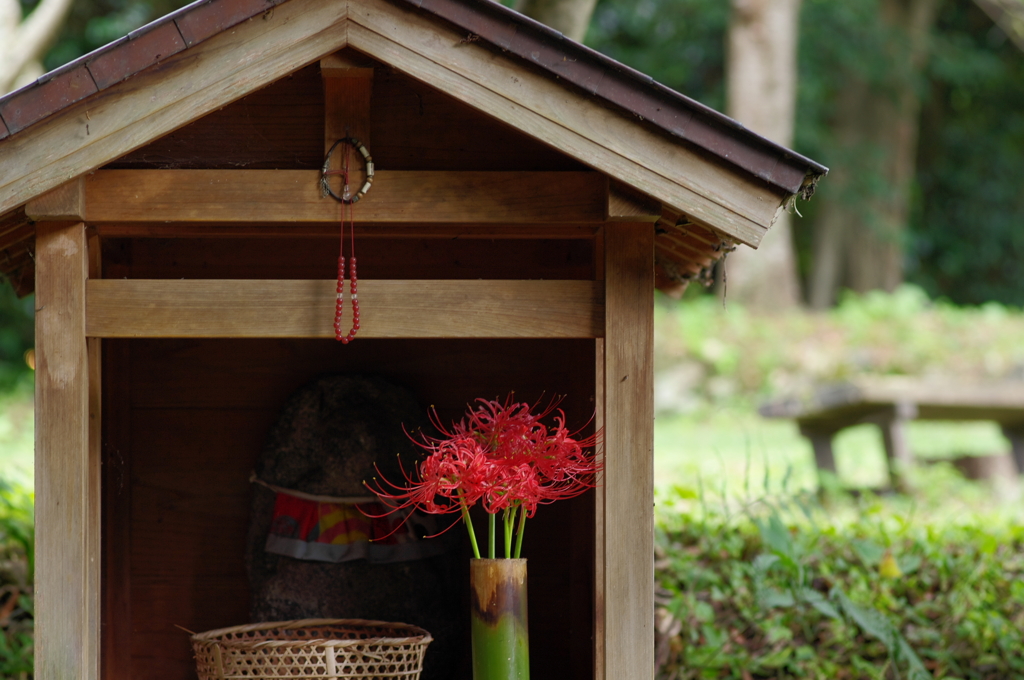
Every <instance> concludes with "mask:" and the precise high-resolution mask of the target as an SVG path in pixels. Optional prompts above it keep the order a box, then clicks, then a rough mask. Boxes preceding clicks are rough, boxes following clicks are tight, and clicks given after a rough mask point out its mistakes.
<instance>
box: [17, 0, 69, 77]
mask: <svg viewBox="0 0 1024 680" xmlns="http://www.w3.org/2000/svg"><path fill="white" fill-rule="evenodd" d="M70 9H71V0H41V2H40V3H39V4H38V5H37V6H36V8H35V9H34V10H33V11H32V13H31V14H30V15H29V16H28V17H27V18H25V19H24V20H23V18H22V14H21V3H20V2H19V1H18V0H0V94H3V93H5V92H10V91H11V90H13V89H15V88H17V87H21V86H22V85H25V84H27V83H30V82H32V81H33V80H34V79H36V78H38V77H39V76H40V75H42V73H43V67H42V64H41V62H42V58H43V55H44V54H46V50H47V49H49V47H50V45H52V44H53V42H54V40H56V39H57V33H58V31H60V27H61V25H62V24H63V23H64V19H65V18H66V17H67V14H68V10H70Z"/></svg>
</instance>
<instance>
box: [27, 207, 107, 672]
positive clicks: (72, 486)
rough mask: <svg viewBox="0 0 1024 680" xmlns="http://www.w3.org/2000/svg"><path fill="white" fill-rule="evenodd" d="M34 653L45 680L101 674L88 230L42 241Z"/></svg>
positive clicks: (47, 234) (76, 226) (45, 232)
mask: <svg viewBox="0 0 1024 680" xmlns="http://www.w3.org/2000/svg"><path fill="white" fill-rule="evenodd" d="M35 258H36V274H37V277H36V362H37V363H36V419H37V422H38V423H39V426H38V428H37V430H36V464H35V489H36V504H35V508H36V509H35V517H36V573H35V588H36V605H35V621H36V647H35V669H36V671H35V672H36V677H39V678H81V679H83V680H95V679H96V678H98V674H99V656H100V654H99V631H100V606H99V592H100V591H99V588H98V587H97V585H98V583H99V569H100V526H99V523H98V520H99V502H100V499H99V491H100V489H99V476H98V474H99V459H98V453H99V451H98V449H97V448H96V447H95V444H96V443H97V442H98V434H97V433H96V432H95V428H96V427H98V425H99V422H98V420H96V419H95V418H96V417H97V416H98V412H97V410H98V407H99V405H98V402H97V398H98V396H99V391H98V390H99V385H98V382H97V378H98V372H97V367H95V366H90V358H92V359H93V360H95V359H96V358H97V354H96V349H97V348H95V347H89V345H88V343H87V342H86V337H85V297H86V296H85V285H86V279H87V277H88V271H89V260H88V247H87V241H86V235H85V225H84V224H81V223H70V224H69V223H52V224H47V225H40V226H39V231H38V236H37V238H36V255H35Z"/></svg>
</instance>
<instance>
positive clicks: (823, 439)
mask: <svg viewBox="0 0 1024 680" xmlns="http://www.w3.org/2000/svg"><path fill="white" fill-rule="evenodd" d="M797 425H798V426H799V427H800V434H802V435H803V436H805V437H807V439H808V440H809V441H810V442H811V448H812V449H814V465H815V466H816V467H817V468H818V486H819V487H821V472H822V471H825V472H831V473H832V474H836V458H835V455H834V453H833V451H832V438H833V437H834V436H835V434H836V431H835V429H831V428H822V427H820V426H819V427H815V426H814V425H813V423H805V422H800V421H797Z"/></svg>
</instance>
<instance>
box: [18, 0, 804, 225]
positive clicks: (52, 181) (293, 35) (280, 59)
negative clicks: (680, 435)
mask: <svg viewBox="0 0 1024 680" xmlns="http://www.w3.org/2000/svg"><path fill="white" fill-rule="evenodd" d="M464 37H465V36H462V35H460V34H458V33H457V32H455V31H454V29H450V28H447V27H445V26H443V25H442V24H441V23H439V22H436V21H434V20H432V19H429V18H427V17H425V16H423V15H422V14H419V13H416V12H414V11H412V10H411V9H405V8H401V7H398V6H395V5H393V4H390V3H387V2H383V1H381V0H361V1H360V3H359V4H358V11H356V10H353V11H352V12H351V13H350V12H349V4H348V3H339V4H332V5H330V6H325V5H322V4H317V3H314V2H312V0H297V1H296V2H290V3H285V4H283V5H281V6H279V7H276V8H275V9H274V12H273V13H268V14H267V15H265V16H264V17H263V18H262V20H250V21H247V22H245V23H243V24H240V25H239V26H237V27H236V28H234V29H233V30H232V31H228V32H225V33H221V34H219V35H216V36H214V37H212V38H210V39H209V40H207V41H204V42H203V43H200V44H199V45H197V46H195V47H193V48H191V49H188V50H185V51H183V52H181V53H179V54H178V55H175V56H173V57H171V58H169V59H167V60H166V62H164V63H163V64H162V65H161V68H160V69H155V70H152V71H151V72H145V73H142V74H139V75H137V76H135V77H133V78H130V79H128V80H126V81H125V82H124V83H120V84H118V85H115V86H113V87H111V88H109V89H108V90H107V91H106V92H105V94H104V96H103V97H102V98H90V99H86V100H83V101H82V102H80V103H79V104H76V105H74V106H72V107H69V108H68V109H67V110H66V111H65V112H63V114H62V115H61V116H56V117H54V118H52V119H50V120H46V121H43V122H41V123H40V124H38V125H37V126H33V130H32V132H31V134H26V135H16V136H15V137H12V138H11V139H10V140H8V141H7V143H6V145H5V147H6V148H5V151H6V152H7V153H9V154H11V155H12V157H13V156H15V155H17V156H18V157H20V158H22V159H24V162H23V163H18V164H10V166H9V167H6V168H5V167H0V195H2V196H3V197H4V198H3V200H2V201H0V213H3V212H6V211H8V210H10V209H12V208H15V207H17V206H18V205H21V204H22V203H24V202H26V201H27V200H29V199H31V198H32V197H33V196H36V195H38V194H39V192H40V191H48V190H50V189H52V188H55V187H56V186H58V185H60V184H62V183H63V182H66V181H67V180H68V178H69V176H77V175H79V174H81V173H82V172H85V171H89V170H93V169H96V168H97V167H99V166H101V165H103V164H104V163H107V162H109V161H111V160H114V159H116V158H118V157H120V156H123V155H125V154H127V153H129V152H131V151H133V150H134V149H136V148H138V147H139V146H142V145H143V144H145V143H147V142H149V141H151V140H153V139H156V138H158V137H160V136H161V135H164V134H166V133H168V132H171V131H172V130H174V129H176V128H178V127H180V126H182V125H184V124H186V123H188V122H189V121H191V120H194V119H195V118H197V117H199V116H202V115H204V114H207V113H211V112H213V111H215V110H216V109H218V108H221V107H223V106H225V105H226V104H229V103H231V102H233V101H235V100H237V99H239V98H241V97H243V96H245V95H246V94H249V93H250V92H253V91H255V90H256V89H258V88H260V87H263V86H266V85H268V84H269V83H271V82H273V81H274V80H277V79H278V78H281V77H283V76H285V75H287V74H289V73H291V72H294V71H297V70H299V69H300V68H302V67H303V66H305V65H306V64H309V63H311V62H312V61H315V60H316V59H318V58H320V57H321V56H323V55H325V54H330V53H333V52H335V51H337V50H339V49H341V48H344V47H346V46H347V45H351V46H352V47H354V48H356V49H358V50H359V51H361V52H364V53H366V54H368V55H369V56H371V57H373V58H376V59H378V60H379V61H382V62H384V63H387V64H390V65H392V66H394V67H395V68H397V69H399V70H400V71H403V72H405V73H407V74H408V75H410V76H412V77H414V78H416V79H418V80H421V81H422V82H425V83H429V84H430V85H431V86H433V87H437V88H439V89H442V90H443V91H445V92H446V93H448V94H449V95H451V96H454V97H457V98H459V99H461V100H462V101H464V102H466V103H468V104H469V105H470V106H472V107H473V108H475V109H477V110H480V111H482V112H484V113H486V114H488V115H490V116H493V117H494V118H497V119H498V120H500V121H502V122H504V123H507V124H509V125H512V126H513V127H515V128H517V129H519V130H521V131H523V132H525V133H526V134H528V135H530V136H532V137H534V138H535V139H537V140H539V141H541V142H544V143H546V144H549V145H551V146H553V147H554V148H556V149H558V150H559V151H561V152H563V153H565V154H567V155H569V156H571V157H573V158H575V159H577V160H578V161H580V162H582V163H584V164H586V165H588V166H590V167H595V168H600V169H601V170H602V171H603V172H606V173H607V174H609V175H611V176H614V177H616V178H617V179H618V180H619V181H622V182H624V183H626V184H628V185H629V186H631V187H633V188H634V189H636V190H638V191H640V192H641V193H643V194H646V195H650V196H652V197H654V198H655V199H657V200H659V201H661V202H664V203H668V204H669V205H671V206H673V207H675V208H677V209H679V210H681V211H684V212H686V213H687V214H688V215H690V216H691V217H693V219H695V220H697V221H699V222H703V223H706V224H710V225H713V226H715V227H716V228H719V229H721V230H723V231H724V232H726V233H727V234H729V235H730V236H732V237H735V238H736V239H738V240H740V241H742V242H745V243H748V244H750V245H756V244H757V243H758V241H759V240H760V238H761V235H762V234H763V233H764V231H765V229H767V227H768V226H769V225H770V224H771V223H772V221H773V220H774V218H775V216H776V214H777V213H778V211H779V210H780V209H781V205H782V202H783V199H784V198H785V196H782V195H780V194H778V193H777V192H773V191H771V190H769V189H767V188H765V187H764V186H762V185H761V184H760V183H759V182H757V181H755V180H753V179H751V178H748V177H745V176H744V175H743V174H742V173H738V172H734V171H733V170H731V169H730V168H728V167H726V166H725V165H721V164H716V163H711V162H708V160H707V159H706V158H705V157H703V156H702V155H700V154H697V153H696V152H694V151H692V150H690V149H688V148H686V147H684V146H682V145H678V144H672V143H666V139H665V137H664V136H662V135H660V134H657V133H654V132H652V131H649V130H646V129H644V128H642V127H638V126H637V125H636V123H635V121H633V120H631V119H629V118H628V117H626V116H624V115H622V114H619V113H617V112H615V111H613V110H611V109H609V108H605V107H603V106H601V105H600V104H598V103H596V102H591V101H589V100H586V99H581V98H578V97H575V96H572V95H571V93H569V92H567V91H566V90H565V88H564V87H563V85H562V84H560V83H558V82H557V81H552V80H550V79H549V78H548V77H547V76H544V75H541V74H538V73H534V72H532V71H530V70H528V69H524V68H523V67H522V65H521V64H520V63H518V62H517V61H515V60H513V59H511V58H509V57H506V56H503V55H501V54H499V53H496V52H493V51H491V50H489V49H486V48H484V47H482V46H478V45H474V44H472V43H463V42H461V40H462V38H464ZM154 100H159V101H160V103H161V105H160V107H159V108H156V107H154V106H153V105H152V102H153V101H154ZM126 111H127V112H128V114H125V112H126ZM83 140H84V141H83ZM25 168H29V171H27V172H25V171H24V169H25Z"/></svg>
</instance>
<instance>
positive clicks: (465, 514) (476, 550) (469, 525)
mask: <svg viewBox="0 0 1024 680" xmlns="http://www.w3.org/2000/svg"><path fill="white" fill-rule="evenodd" d="M459 505H460V506H461V507H462V521H463V522H465V523H466V529H467V530H468V531H469V542H470V544H471V545H472V546H473V557H475V558H477V559H480V546H478V545H477V544H476V532H475V531H473V520H472V519H471V518H470V516H469V508H468V507H467V506H466V501H464V500H462V494H461V493H460V494H459Z"/></svg>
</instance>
